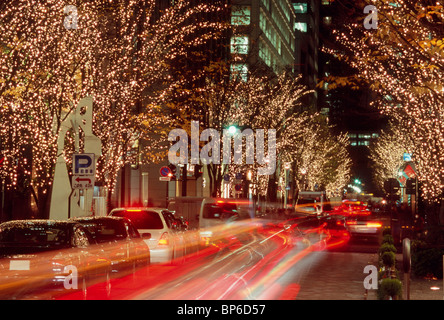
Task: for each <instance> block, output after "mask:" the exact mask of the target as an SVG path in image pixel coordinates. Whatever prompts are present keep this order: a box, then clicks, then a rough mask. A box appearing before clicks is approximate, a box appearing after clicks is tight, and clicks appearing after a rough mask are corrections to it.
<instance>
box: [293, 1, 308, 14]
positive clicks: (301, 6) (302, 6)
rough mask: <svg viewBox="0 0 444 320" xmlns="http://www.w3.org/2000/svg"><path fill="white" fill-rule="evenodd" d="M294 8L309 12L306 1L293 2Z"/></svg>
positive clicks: (300, 11) (299, 11)
mask: <svg viewBox="0 0 444 320" xmlns="http://www.w3.org/2000/svg"><path fill="white" fill-rule="evenodd" d="M293 8H294V11H295V12H296V13H307V4H306V3H293Z"/></svg>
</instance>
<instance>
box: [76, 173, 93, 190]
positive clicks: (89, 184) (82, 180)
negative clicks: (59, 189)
mask: <svg viewBox="0 0 444 320" xmlns="http://www.w3.org/2000/svg"><path fill="white" fill-rule="evenodd" d="M71 187H72V188H73V189H92V188H94V176H79V175H77V176H72V184H71Z"/></svg>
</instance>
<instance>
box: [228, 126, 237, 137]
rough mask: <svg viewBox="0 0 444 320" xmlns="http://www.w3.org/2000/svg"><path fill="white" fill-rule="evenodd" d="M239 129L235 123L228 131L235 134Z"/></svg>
mask: <svg viewBox="0 0 444 320" xmlns="http://www.w3.org/2000/svg"><path fill="white" fill-rule="evenodd" d="M236 131H237V127H236V126H235V125H231V126H229V127H228V133H229V134H231V135H234V134H235V133H236Z"/></svg>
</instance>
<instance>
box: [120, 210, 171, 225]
mask: <svg viewBox="0 0 444 320" xmlns="http://www.w3.org/2000/svg"><path fill="white" fill-rule="evenodd" d="M112 215H113V216H115V217H125V218H127V219H128V220H130V221H131V222H132V223H133V225H134V226H135V227H136V228H137V229H163V223H162V220H161V219H160V216H159V214H158V213H157V212H155V211H145V210H138V211H136V210H135V211H126V210H122V211H114V212H113V213H112Z"/></svg>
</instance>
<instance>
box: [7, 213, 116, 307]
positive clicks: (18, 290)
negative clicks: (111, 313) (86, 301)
mask: <svg viewBox="0 0 444 320" xmlns="http://www.w3.org/2000/svg"><path fill="white" fill-rule="evenodd" d="M93 244H94V240H92V239H91V238H90V237H89V235H88V232H87V231H86V229H85V228H84V227H83V226H82V225H81V224H79V223H77V222H74V221H56V220H15V221H9V222H4V223H2V224H0V258H1V259H0V288H1V289H0V296H1V297H3V298H6V299H11V298H20V297H22V296H29V295H35V294H38V293H43V292H48V291H49V292H53V291H55V290H57V291H66V290H71V289H74V290H75V289H80V290H82V292H83V295H84V297H86V295H87V287H88V286H89V285H91V284H93V283H96V282H103V283H104V285H105V288H106V289H107V290H109V288H110V275H111V262H110V261H109V260H107V259H106V257H104V256H103V252H102V251H101V250H97V248H96V247H95V246H94V245H93Z"/></svg>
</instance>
